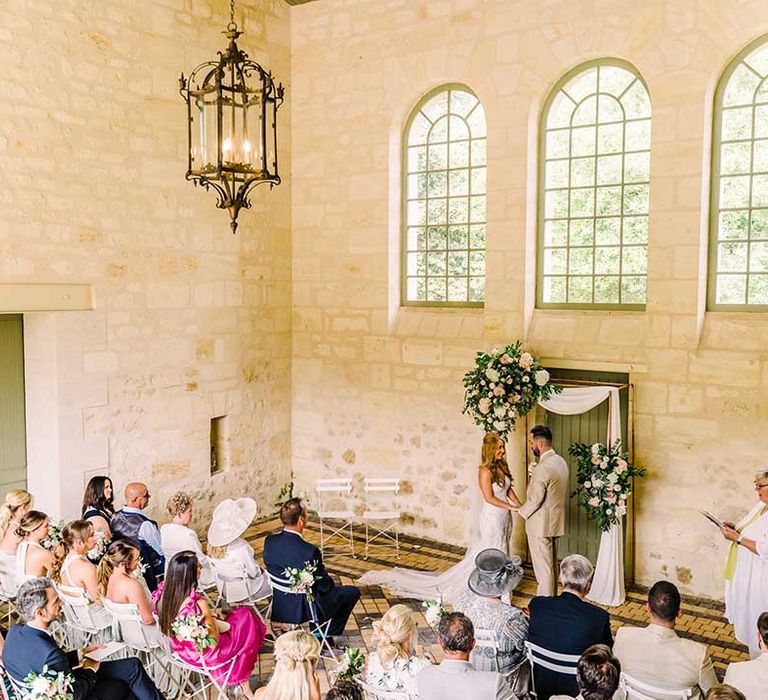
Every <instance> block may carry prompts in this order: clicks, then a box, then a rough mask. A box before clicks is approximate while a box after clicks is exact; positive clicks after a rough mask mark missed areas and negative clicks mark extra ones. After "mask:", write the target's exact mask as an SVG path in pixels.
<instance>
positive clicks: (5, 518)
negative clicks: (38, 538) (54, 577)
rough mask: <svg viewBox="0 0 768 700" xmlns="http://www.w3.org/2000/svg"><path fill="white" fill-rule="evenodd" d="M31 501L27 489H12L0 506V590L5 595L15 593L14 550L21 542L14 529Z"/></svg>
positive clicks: (30, 506) (26, 511)
mask: <svg viewBox="0 0 768 700" xmlns="http://www.w3.org/2000/svg"><path fill="white" fill-rule="evenodd" d="M32 501H33V499H32V494H30V493H29V491H25V490H24V489H13V490H12V491H9V492H8V493H6V494H5V499H4V501H3V505H2V506H0V590H2V592H3V593H5V594H6V595H11V596H12V595H15V594H16V588H17V586H18V582H17V581H16V551H17V550H18V548H19V543H20V542H21V537H19V535H18V533H17V532H16V530H17V529H18V527H19V525H20V524H21V519H22V518H23V517H24V516H25V515H26V514H27V513H28V512H29V510H30V509H31V508H32Z"/></svg>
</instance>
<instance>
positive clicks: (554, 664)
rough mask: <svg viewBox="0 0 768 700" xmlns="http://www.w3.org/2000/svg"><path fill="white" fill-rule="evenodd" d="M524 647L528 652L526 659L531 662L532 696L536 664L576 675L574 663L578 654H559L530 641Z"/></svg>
mask: <svg viewBox="0 0 768 700" xmlns="http://www.w3.org/2000/svg"><path fill="white" fill-rule="evenodd" d="M525 648H526V651H527V654H528V661H529V663H530V664H531V687H532V688H533V694H534V696H536V673H535V667H536V666H541V667H542V668H546V669H549V670H550V671H554V672H555V673H562V674H563V675H566V676H574V677H575V676H576V664H577V663H578V661H579V658H580V656H579V655H578V654H561V653H559V652H556V651H550V650H549V649H545V648H544V647H540V646H538V645H537V644H532V643H531V642H526V643H525Z"/></svg>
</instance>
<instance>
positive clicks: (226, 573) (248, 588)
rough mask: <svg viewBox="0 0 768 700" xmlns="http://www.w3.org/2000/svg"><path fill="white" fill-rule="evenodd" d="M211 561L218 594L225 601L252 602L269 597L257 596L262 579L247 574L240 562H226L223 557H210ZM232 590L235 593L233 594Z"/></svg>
mask: <svg viewBox="0 0 768 700" xmlns="http://www.w3.org/2000/svg"><path fill="white" fill-rule="evenodd" d="M211 562H212V565H213V575H214V578H215V579H216V587H217V588H218V589H219V595H220V596H222V597H223V598H224V599H225V600H226V601H227V602H229V603H243V602H244V603H248V604H254V603H256V602H257V601H260V600H266V599H267V598H269V595H262V596H261V597H260V598H257V594H258V592H259V589H260V588H261V585H262V582H263V579H262V578H258V579H256V578H252V577H251V576H249V575H248V572H247V570H246V568H245V565H244V564H243V563H242V562H228V561H226V560H224V559H211ZM233 592H234V593H235V594H236V595H234V596H233V595H232V594H233Z"/></svg>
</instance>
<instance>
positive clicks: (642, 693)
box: [619, 672, 693, 700]
mask: <svg viewBox="0 0 768 700" xmlns="http://www.w3.org/2000/svg"><path fill="white" fill-rule="evenodd" d="M619 688H621V689H622V690H624V693H625V698H626V700H689V698H691V697H692V696H693V688H681V689H679V690H669V689H668V688H657V687H656V686H653V685H650V684H649V683H644V682H643V681H639V680H638V679H637V678H633V677H632V676H630V675H628V674H626V673H623V672H622V674H621V679H620V681H619Z"/></svg>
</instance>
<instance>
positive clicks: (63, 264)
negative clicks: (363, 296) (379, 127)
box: [0, 0, 291, 525]
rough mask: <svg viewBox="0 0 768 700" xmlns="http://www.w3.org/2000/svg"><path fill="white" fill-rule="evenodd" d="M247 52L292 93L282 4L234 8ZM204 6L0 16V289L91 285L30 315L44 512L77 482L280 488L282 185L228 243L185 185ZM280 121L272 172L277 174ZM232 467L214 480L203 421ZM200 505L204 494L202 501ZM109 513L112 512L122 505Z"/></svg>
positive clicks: (203, 0)
mask: <svg viewBox="0 0 768 700" xmlns="http://www.w3.org/2000/svg"><path fill="white" fill-rule="evenodd" d="M238 7H239V9H238V15H237V19H238V21H239V22H240V23H241V27H244V29H245V31H246V34H245V36H244V37H243V38H242V40H241V45H242V46H243V48H244V49H245V50H246V51H248V52H249V53H250V55H251V57H252V58H254V59H256V60H257V61H260V62H263V63H264V64H265V65H266V66H269V67H270V68H271V69H272V70H273V71H274V73H275V74H276V76H278V78H279V79H281V80H282V81H283V82H284V83H286V85H287V89H288V94H289V95H290V90H291V86H290V51H289V42H290V29H289V9H288V7H287V6H286V5H284V3H282V2H267V3H252V4H250V5H248V4H245V3H239V4H238ZM227 9H228V7H227V4H226V3H224V2H219V1H218V0H216V1H214V0H200V1H197V0H195V1H194V2H192V1H191V0H152V1H151V2H144V1H143V2H134V3H125V2H121V1H120V0H104V1H103V2H91V1H90V0H61V1H58V2H53V1H52V0H40V2H34V3H30V2H26V1H25V0H7V1H6V2H2V3H0V27H2V29H0V44H1V46H0V51H1V52H2V55H3V58H2V65H3V70H2V75H0V95H2V99H0V121H1V122H2V128H0V154H1V155H0V158H1V162H2V168H1V169H0V180H1V181H2V186H0V203H1V205H0V280H1V281H2V282H5V283H8V282H17V283H21V282H44V283H51V282H78V283H86V284H91V285H92V286H93V290H94V297H95V308H94V309H93V310H91V311H87V310H84V311H77V312H50V313H46V312H42V313H34V314H26V315H25V332H26V341H27V342H26V355H27V376H28V416H27V422H28V425H29V433H30V444H29V446H28V448H29V455H30V473H29V484H30V489H31V490H32V491H33V493H34V495H35V496H36V499H37V503H38V506H39V507H42V508H43V509H45V510H47V511H48V512H49V513H50V514H51V515H53V516H55V517H59V516H61V517H72V516H74V515H76V514H78V513H79V503H80V500H81V498H82V489H83V485H84V482H85V481H86V480H87V478H88V477H89V476H91V475H92V474H98V473H108V474H109V475H110V476H112V478H113V480H114V481H115V486H116V488H117V489H118V491H120V492H121V491H122V486H123V484H125V483H126V482H127V481H129V480H133V479H137V480H143V481H146V482H147V484H148V486H149V489H150V491H151V493H152V496H153V500H152V505H151V507H150V510H151V511H152V513H153V514H154V515H156V516H159V517H160V518H161V519H162V520H165V512H164V505H165V501H166V500H167V497H168V496H169V495H170V494H171V493H172V492H173V491H175V490H176V489H177V488H180V487H183V488H185V489H187V490H189V491H190V492H192V493H193V494H194V495H195V496H196V497H198V500H197V501H196V504H197V506H196V507H197V509H198V513H197V517H196V521H195V522H196V523H197V524H198V525H202V524H203V523H204V522H206V520H207V517H206V516H207V514H208V513H209V512H210V508H211V506H212V504H214V503H215V502H216V501H217V500H218V499H220V498H222V497H225V496H230V495H242V494H246V493H247V494H250V495H252V496H254V497H255V498H256V500H257V501H258V503H259V509H260V510H259V512H260V513H261V514H263V513H265V512H269V511H271V510H272V503H273V501H274V500H275V496H276V493H277V491H278V489H279V488H280V486H282V485H283V484H284V483H285V482H286V481H288V480H289V478H290V476H289V475H290V457H289V451H290V450H289V440H290V347H291V339H290V294H291V290H290V254H291V247H290V182H289V179H288V178H287V181H286V182H285V183H284V184H283V185H282V186H281V187H278V188H276V189H274V190H273V191H271V192H270V191H269V190H268V189H266V188H262V189H260V190H257V191H256V192H255V193H254V195H253V209H252V210H250V211H244V212H243V213H242V214H241V216H240V228H239V230H238V233H237V235H236V236H233V235H232V233H231V231H230V228H229V216H228V214H227V213H226V211H221V210H218V209H216V208H215V206H214V205H215V199H214V196H213V194H212V193H206V192H204V191H203V190H201V189H199V188H198V189H196V188H194V187H193V186H192V184H191V183H187V182H185V180H184V172H185V170H186V155H185V154H186V137H187V136H186V124H185V119H186V113H185V107H184V103H183V101H182V100H181V99H180V98H179V96H178V92H177V91H178V83H177V80H178V76H179V73H180V72H182V71H184V72H185V74H187V75H188V74H189V72H190V70H191V69H192V68H193V67H195V66H196V65H197V64H199V63H201V62H203V61H205V60H210V59H212V58H215V56H216V52H217V51H219V50H222V49H224V48H225V42H226V39H225V38H224V37H223V36H222V34H221V30H222V29H223V28H224V27H225V25H226V23H227V21H228V16H225V15H224V12H225V11H226V10H227ZM289 135H290V111H289V109H287V108H286V109H284V110H283V112H282V114H281V152H280V156H281V166H282V171H283V173H284V174H285V176H288V175H289V173H290V159H289V151H290V148H289ZM225 414H226V415H228V417H229V418H228V423H229V438H230V439H229V445H228V450H229V463H228V464H227V465H226V467H225V469H224V472H223V473H222V474H220V475H216V476H214V477H211V476H210V473H209V421H210V419H211V418H212V417H214V416H219V415H225ZM202 497H204V498H202ZM119 500H120V499H119V498H118V501H119Z"/></svg>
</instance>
